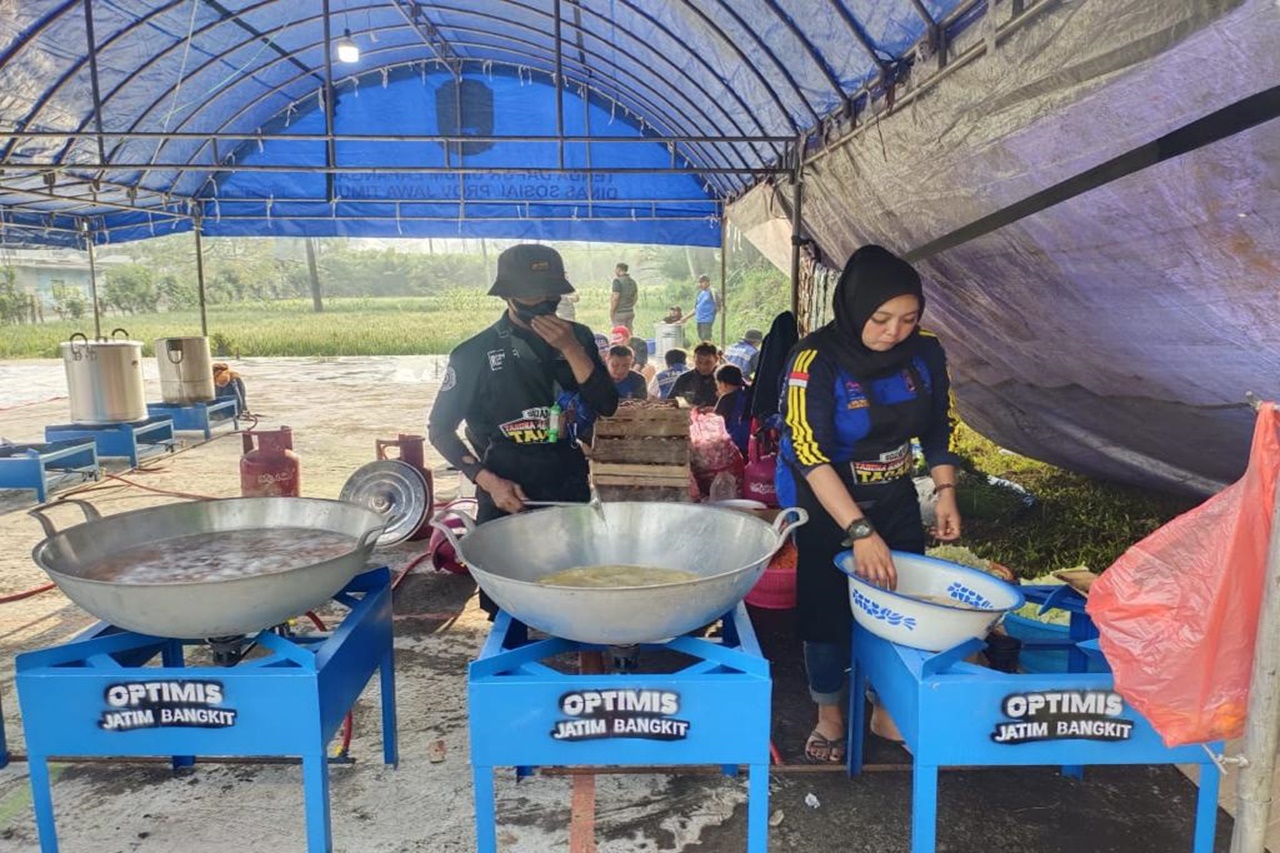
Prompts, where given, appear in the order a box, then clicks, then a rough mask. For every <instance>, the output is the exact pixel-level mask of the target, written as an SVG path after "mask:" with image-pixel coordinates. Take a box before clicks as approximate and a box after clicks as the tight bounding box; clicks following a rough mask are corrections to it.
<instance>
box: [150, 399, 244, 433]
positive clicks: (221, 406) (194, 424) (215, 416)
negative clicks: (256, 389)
mask: <svg viewBox="0 0 1280 853" xmlns="http://www.w3.org/2000/svg"><path fill="white" fill-rule="evenodd" d="M147 414H149V415H151V417H153V418H169V419H170V420H172V421H173V428H174V430H175V431H176V432H199V433H203V434H204V440H205V441H208V440H209V439H211V438H213V428H214V427H215V426H221V425H222V424H225V423H230V424H231V428H232V429H233V430H235V429H239V428H240V407H239V405H238V404H237V403H236V401H235V399H234V398H228V399H226V400H215V401H213V402H211V403H147Z"/></svg>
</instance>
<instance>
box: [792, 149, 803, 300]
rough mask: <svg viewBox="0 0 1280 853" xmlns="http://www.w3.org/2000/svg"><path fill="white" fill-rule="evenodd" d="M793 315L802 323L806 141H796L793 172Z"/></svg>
mask: <svg viewBox="0 0 1280 853" xmlns="http://www.w3.org/2000/svg"><path fill="white" fill-rule="evenodd" d="M791 187H792V190H791V313H792V314H793V315H794V316H795V318H796V323H797V325H799V323H800V228H801V222H802V220H801V218H800V205H801V204H802V203H803V201H804V139H803V138H801V139H797V140H796V165H795V168H794V169H793V170H792V172H791Z"/></svg>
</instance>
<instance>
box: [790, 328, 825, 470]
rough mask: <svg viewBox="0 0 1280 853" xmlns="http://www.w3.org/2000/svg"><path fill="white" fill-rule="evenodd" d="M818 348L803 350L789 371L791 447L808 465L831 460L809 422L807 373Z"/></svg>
mask: <svg viewBox="0 0 1280 853" xmlns="http://www.w3.org/2000/svg"><path fill="white" fill-rule="evenodd" d="M817 355H818V351H817V350H802V351H801V352H800V353H799V354H798V355H797V356H796V359H795V362H794V363H793V364H792V365H791V371H790V373H788V374H787V426H788V427H790V429H791V448H792V450H794V451H795V454H796V460H797V461H799V463H800V464H801V465H804V466H806V467H808V466H813V465H821V464H823V463H824V462H830V461H831V460H830V459H828V458H827V457H826V455H825V454H823V452H822V449H821V448H820V447H819V446H818V442H817V441H816V440H815V439H814V436H813V427H812V426H811V425H810V423H809V413H808V411H807V409H808V392H809V388H808V381H809V379H808V375H807V374H808V372H809V367H810V365H812V364H813V360H814V359H815V358H817Z"/></svg>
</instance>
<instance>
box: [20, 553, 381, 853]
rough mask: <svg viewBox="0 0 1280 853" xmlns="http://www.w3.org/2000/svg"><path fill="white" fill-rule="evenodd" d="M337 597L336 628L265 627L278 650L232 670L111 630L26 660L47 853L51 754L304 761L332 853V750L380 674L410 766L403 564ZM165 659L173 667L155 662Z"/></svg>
mask: <svg viewBox="0 0 1280 853" xmlns="http://www.w3.org/2000/svg"><path fill="white" fill-rule="evenodd" d="M334 600H335V601H337V602H338V603H340V604H343V605H344V606H346V607H348V608H350V611H349V612H348V614H347V616H346V618H345V619H344V620H343V621H342V622H341V623H340V624H339V625H338V626H337V627H336V628H335V629H334V630H332V631H331V632H329V633H328V634H320V635H314V636H296V637H288V638H286V637H282V636H280V635H278V634H276V633H273V632H272V631H269V630H268V631H262V632H261V633H259V634H258V635H257V636H256V637H255V638H253V639H254V640H255V641H256V642H257V643H258V645H259V646H260V647H262V648H264V649H266V650H267V651H268V652H269V654H268V655H267V656H265V657H255V658H252V659H247V660H243V661H241V662H240V663H239V664H237V665H236V666H233V667H189V666H186V665H185V664H184V661H183V647H184V646H185V645H189V644H190V641H183V640H174V639H165V638H161V637H150V636H147V635H145V634H135V633H133V632H130V631H121V630H120V629H118V628H114V627H112V626H110V625H107V624H106V623H99V624H98V625H97V626H95V627H94V628H91V629H90V630H89V631H87V632H86V633H84V634H82V635H81V636H79V637H77V638H76V639H75V640H72V641H71V642H69V643H66V644H64V645H60V646H53V647H51V648H48V649H42V650H40V651H34V652H27V653H25V654H21V655H18V658H17V678H16V681H17V687H18V703H19V706H20V707H21V708H22V724H23V733H24V735H25V737H26V743H27V752H28V768H29V771H30V774H31V794H32V798H33V800H34V805H35V813H36V827H37V829H38V831H39V835H40V850H41V851H42V853H57V850H58V839H57V832H56V829H55V827H54V817H53V796H52V790H51V780H50V776H49V760H50V758H51V757H52V756H89V755H106V756H133V755H168V756H171V757H172V759H173V764H174V766H175V767H179V766H183V765H189V764H191V763H193V762H194V758H193V756H196V755H220V756H226V755H246V756H266V755H297V756H301V758H302V775H303V784H304V792H305V811H306V830H307V850H308V851H309V853H329V851H332V849H333V838H332V833H331V828H330V820H329V766H328V757H327V756H326V754H325V745H326V744H327V743H328V742H329V741H330V740H331V739H332V738H333V736H334V734H335V732H336V731H337V730H338V727H339V726H340V725H341V723H342V720H343V718H344V717H345V716H346V714H347V712H348V711H349V710H350V709H351V707H352V705H353V704H354V703H355V701H356V700H357V699H358V698H359V696H360V694H361V692H363V690H364V688H365V685H366V684H368V682H369V680H370V679H371V678H372V677H373V674H374V672H375V671H379V672H380V673H381V681H380V684H381V692H382V750H383V760H384V761H385V762H386V763H387V764H391V765H395V764H396V763H397V762H398V752H397V741H396V705H395V674H394V670H393V665H394V664H393V649H392V619H391V573H390V570H389V569H387V568H386V567H385V566H384V567H382V568H378V569H374V570H372V571H367V572H365V573H364V574H361V575H359V576H358V577H356V578H355V579H353V580H352V581H351V582H350V583H349V584H347V586H346V587H345V588H344V589H343V590H342V591H341V592H339V593H338V594H337V595H335V596H334ZM156 657H159V658H160V662H161V665H160V666H158V667H152V666H144V664H147V663H149V662H150V661H152V660H154V659H155V658H156ZM228 817H229V818H230V817H231V816H228Z"/></svg>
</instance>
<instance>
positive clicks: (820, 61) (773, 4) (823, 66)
mask: <svg viewBox="0 0 1280 853" xmlns="http://www.w3.org/2000/svg"><path fill="white" fill-rule="evenodd" d="M764 4H765V5H766V6H768V7H769V11H771V12H773V14H775V15H777V16H778V20H779V21H781V22H782V25H783V26H784V27H786V28H787V30H789V31H790V33H791V35H793V36H795V38H796V41H798V42H800V43H801V44H802V45H804V49H805V50H807V51H808V52H809V58H810V59H812V60H813V64H814V65H816V66H818V69H819V70H820V71H821V72H822V74H823V76H825V77H826V78H827V83H828V85H830V86H831V88H832V89H834V90H835V91H836V93H837V94H838V95H840V96H841V97H843V96H844V86H843V85H842V84H841V83H840V78H839V77H837V76H836V73H835V71H834V70H833V69H832V68H831V66H830V65H829V64H827V60H826V58H825V57H824V56H823V55H822V54H821V53H819V52H818V49H817V48H816V47H815V46H814V44H813V42H811V41H809V37H808V36H807V35H805V34H804V32H803V31H802V30H801V29H800V28H799V27H797V26H796V22H795V21H794V20H792V19H791V16H790V15H788V14H787V13H786V12H784V11H783V9H782V7H781V6H779V5H778V0H764ZM835 5H837V6H839V5H841V4H840V2H839V0H836V2H835Z"/></svg>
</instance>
